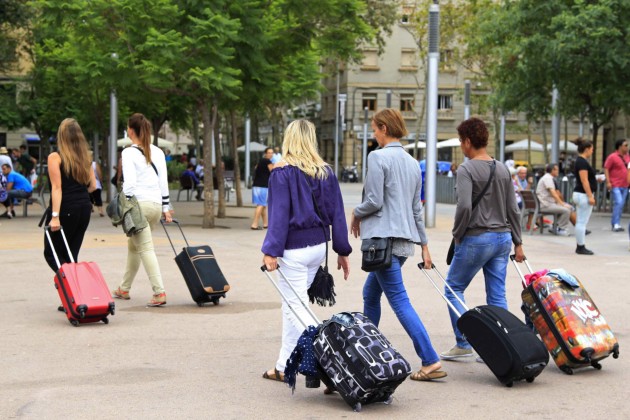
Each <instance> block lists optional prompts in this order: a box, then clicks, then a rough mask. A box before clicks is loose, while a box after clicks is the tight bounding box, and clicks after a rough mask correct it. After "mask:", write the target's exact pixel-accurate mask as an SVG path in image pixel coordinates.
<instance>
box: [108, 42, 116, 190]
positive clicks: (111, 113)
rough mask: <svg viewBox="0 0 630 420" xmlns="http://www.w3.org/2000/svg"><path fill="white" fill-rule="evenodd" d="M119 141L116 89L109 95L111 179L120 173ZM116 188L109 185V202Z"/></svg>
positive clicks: (114, 54)
mask: <svg viewBox="0 0 630 420" xmlns="http://www.w3.org/2000/svg"><path fill="white" fill-rule="evenodd" d="M112 59H113V60H117V59H118V54H116V53H113V54H112ZM117 140H118V101H117V99H116V89H112V90H111V92H110V94H109V170H110V177H109V179H112V178H113V177H114V175H116V174H117V173H118V169H117V168H118V155H117V153H116V151H117V143H116V142H117ZM115 190H116V188H114V187H113V185H111V184H110V185H109V187H108V188H107V200H108V201H112V200H113V199H114V193H115Z"/></svg>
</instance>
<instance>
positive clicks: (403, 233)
mask: <svg viewBox="0 0 630 420" xmlns="http://www.w3.org/2000/svg"><path fill="white" fill-rule="evenodd" d="M368 168H369V169H368V172H367V176H366V179H365V185H364V195H363V202H362V203H361V204H360V205H359V206H357V207H356V208H355V209H354V216H355V217H358V218H360V219H361V239H367V238H376V237H380V238H386V237H392V238H403V239H408V240H410V241H412V242H414V243H419V244H422V245H425V244H427V242H428V239H427V234H426V231H425V229H424V210H423V208H422V201H420V190H421V188H422V174H421V172H420V165H419V164H418V162H417V161H416V160H415V159H414V158H413V157H411V156H410V155H409V154H408V153H407V152H406V151H405V149H403V147H402V145H401V144H400V143H399V142H393V143H389V144H388V145H386V146H385V147H384V148H382V149H380V150H375V151H373V152H372V153H370V154H369V155H368Z"/></svg>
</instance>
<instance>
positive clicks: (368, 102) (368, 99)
mask: <svg viewBox="0 0 630 420" xmlns="http://www.w3.org/2000/svg"><path fill="white" fill-rule="evenodd" d="M365 108H367V109H368V111H376V93H364V94H363V109H365Z"/></svg>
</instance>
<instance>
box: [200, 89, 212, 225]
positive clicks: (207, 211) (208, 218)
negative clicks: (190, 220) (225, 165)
mask: <svg viewBox="0 0 630 420" xmlns="http://www.w3.org/2000/svg"><path fill="white" fill-rule="evenodd" d="M198 107H199V112H200V113H201V120H202V121H203V160H204V162H206V163H205V166H204V177H203V179H204V183H203V221H202V225H201V227H202V228H204V229H211V228H214V185H213V182H212V130H213V127H214V124H215V122H216V107H212V116H210V110H209V109H208V102H207V100H206V99H201V100H200V101H199V103H198Z"/></svg>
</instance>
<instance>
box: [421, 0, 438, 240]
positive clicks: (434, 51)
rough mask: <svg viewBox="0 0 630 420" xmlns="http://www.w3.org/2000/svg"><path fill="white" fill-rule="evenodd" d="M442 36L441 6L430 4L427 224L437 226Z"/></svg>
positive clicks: (426, 171)
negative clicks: (438, 116) (439, 69)
mask: <svg viewBox="0 0 630 420" xmlns="http://www.w3.org/2000/svg"><path fill="white" fill-rule="evenodd" d="M439 37H440V6H439V5H438V4H437V1H435V2H434V4H431V5H430V6H429V71H428V80H427V95H428V97H427V161H426V168H425V174H426V179H425V183H424V185H425V188H426V193H425V198H426V207H425V215H426V217H425V225H426V227H429V228H431V227H435V211H436V181H437V175H436V166H437V96H438V89H437V88H438V62H439V61H440V50H439Z"/></svg>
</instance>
